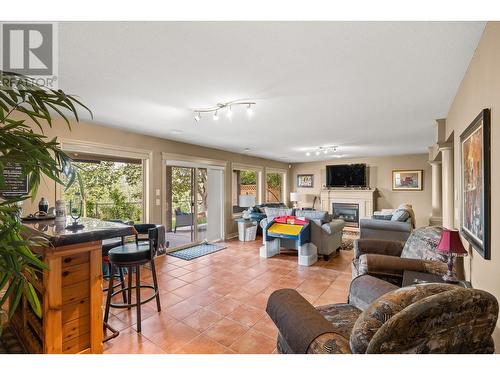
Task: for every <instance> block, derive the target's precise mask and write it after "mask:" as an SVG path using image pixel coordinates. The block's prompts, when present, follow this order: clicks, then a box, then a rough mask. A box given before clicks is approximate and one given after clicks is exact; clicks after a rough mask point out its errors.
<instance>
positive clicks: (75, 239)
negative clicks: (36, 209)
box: [23, 217, 137, 247]
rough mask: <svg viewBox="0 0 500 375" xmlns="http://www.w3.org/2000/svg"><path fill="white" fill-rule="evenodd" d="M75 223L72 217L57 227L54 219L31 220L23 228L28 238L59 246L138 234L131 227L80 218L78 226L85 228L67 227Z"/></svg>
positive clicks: (25, 222)
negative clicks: (74, 228) (37, 237)
mask: <svg viewBox="0 0 500 375" xmlns="http://www.w3.org/2000/svg"><path fill="white" fill-rule="evenodd" d="M72 222H73V219H71V218H70V217H67V218H66V223H64V222H63V223H62V224H59V222H58V224H57V225H56V221H55V220H54V219H51V220H36V221H33V220H30V221H24V222H23V226H24V228H25V229H26V231H25V233H26V234H27V236H28V237H33V236H40V237H43V238H45V239H47V240H49V241H50V243H51V244H52V245H53V246H55V247H57V246H65V245H73V244H77V243H83V242H91V241H99V240H104V239H108V238H114V237H122V236H130V235H134V234H136V233H137V232H136V231H135V228H134V227H133V226H131V225H125V224H121V223H114V222H110V221H103V220H98V219H91V218H80V219H78V224H83V225H84V227H83V228H81V229H77V230H71V229H67V228H66V227H67V226H68V225H70V224H71V223H72Z"/></svg>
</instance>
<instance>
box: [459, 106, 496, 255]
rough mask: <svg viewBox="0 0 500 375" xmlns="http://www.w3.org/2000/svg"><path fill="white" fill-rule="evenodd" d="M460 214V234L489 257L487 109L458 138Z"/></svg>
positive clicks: (488, 126)
mask: <svg viewBox="0 0 500 375" xmlns="http://www.w3.org/2000/svg"><path fill="white" fill-rule="evenodd" d="M460 154H461V156H460V159H461V160H460V162H461V171H462V176H461V191H462V215H461V224H460V231H461V233H462V235H463V236H464V237H465V239H466V240H467V241H468V242H469V243H470V244H471V245H472V247H473V248H474V249H476V251H477V252H478V253H479V254H481V256H482V257H483V258H485V259H491V254H490V212H491V211H490V110H489V109H484V110H482V111H481V113H480V114H479V115H478V116H477V117H476V118H475V119H474V121H472V123H471V124H470V125H469V126H468V127H467V129H465V131H464V132H463V133H462V134H461V135H460Z"/></svg>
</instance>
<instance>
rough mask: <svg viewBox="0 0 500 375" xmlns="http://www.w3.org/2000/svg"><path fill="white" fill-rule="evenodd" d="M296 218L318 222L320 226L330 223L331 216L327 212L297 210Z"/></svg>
mask: <svg viewBox="0 0 500 375" xmlns="http://www.w3.org/2000/svg"><path fill="white" fill-rule="evenodd" d="M295 216H297V217H305V218H306V219H309V220H317V221H319V222H320V224H319V225H321V224H323V223H326V222H328V221H329V220H328V219H329V218H330V215H328V212H326V211H315V210H297V211H295Z"/></svg>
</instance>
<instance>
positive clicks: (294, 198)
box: [290, 191, 300, 209]
mask: <svg viewBox="0 0 500 375" xmlns="http://www.w3.org/2000/svg"><path fill="white" fill-rule="evenodd" d="M298 201H300V194H299V193H297V192H296V191H292V192H291V193H290V202H292V203H293V208H295V209H296V208H298V207H297V202H298Z"/></svg>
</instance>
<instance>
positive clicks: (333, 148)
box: [306, 146, 338, 156]
mask: <svg viewBox="0 0 500 375" xmlns="http://www.w3.org/2000/svg"><path fill="white" fill-rule="evenodd" d="M314 150H315V151H314ZM314 150H313V151H306V156H311V152H314V154H315V155H316V156H319V155H320V154H322V153H323V154H325V155H327V154H329V153H330V152H334V153H335V152H337V150H338V146H327V147H323V146H319V147H317V148H315V149H314Z"/></svg>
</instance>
